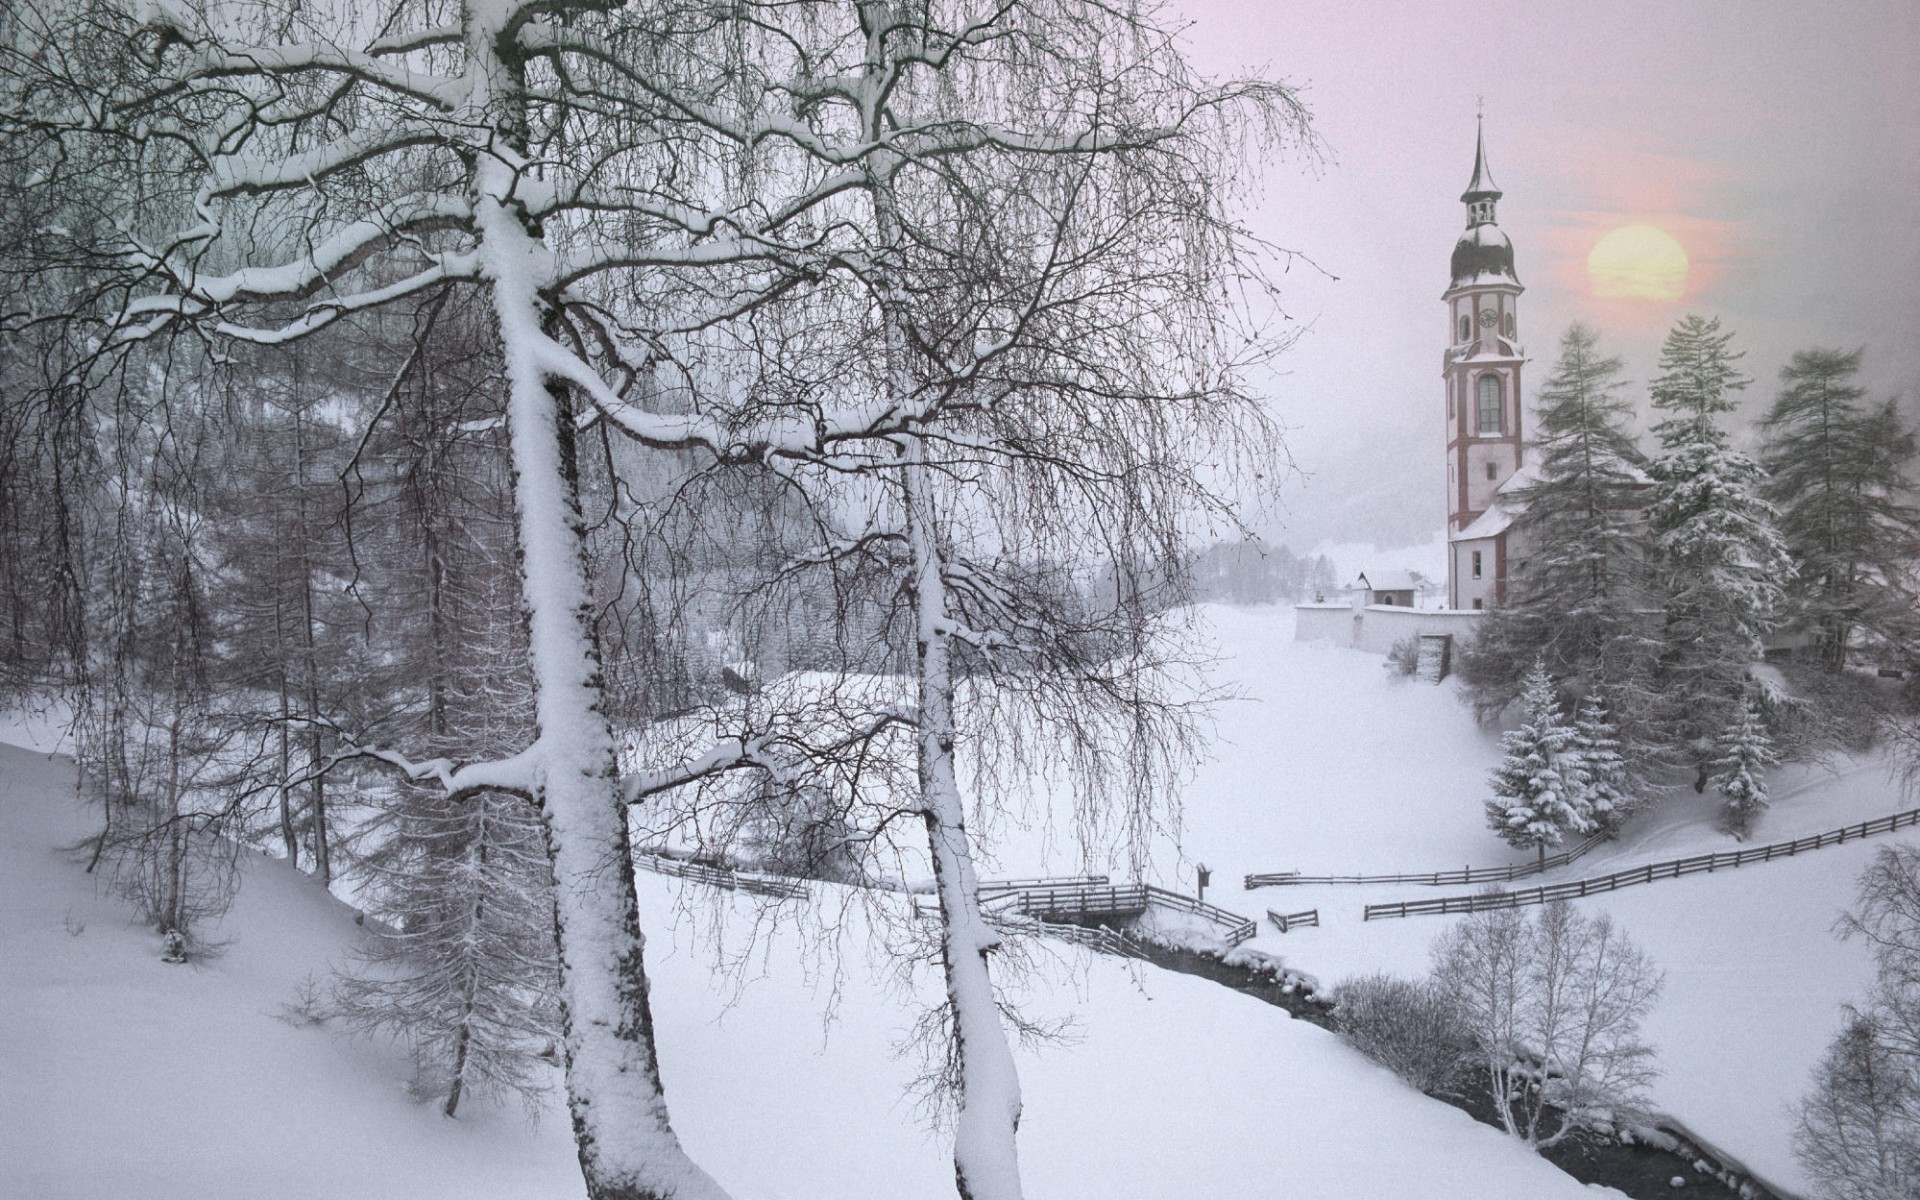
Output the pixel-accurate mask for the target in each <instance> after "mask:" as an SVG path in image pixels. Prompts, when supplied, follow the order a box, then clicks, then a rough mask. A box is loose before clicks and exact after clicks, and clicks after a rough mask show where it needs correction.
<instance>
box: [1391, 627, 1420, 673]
mask: <svg viewBox="0 0 1920 1200" xmlns="http://www.w3.org/2000/svg"><path fill="white" fill-rule="evenodd" d="M1386 668H1387V670H1388V672H1389V673H1391V674H1394V675H1406V676H1412V675H1413V673H1414V672H1415V671H1418V670H1419V669H1420V640H1419V639H1418V638H1410V637H1405V638H1401V639H1400V640H1399V641H1397V642H1395V643H1394V644H1393V648H1392V649H1391V650H1388V651H1387V661H1386Z"/></svg>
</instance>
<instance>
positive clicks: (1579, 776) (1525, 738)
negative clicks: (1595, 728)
mask: <svg viewBox="0 0 1920 1200" xmlns="http://www.w3.org/2000/svg"><path fill="white" fill-rule="evenodd" d="M1521 702H1522V703H1523V704H1524V706H1525V708H1526V719H1525V721H1524V722H1523V723H1522V724H1521V726H1520V728H1518V729H1515V730H1513V731H1511V732H1509V733H1505V734H1502V735H1501V738H1500V740H1501V744H1502V745H1504V746H1505V747H1506V751H1507V754H1506V757H1505V758H1503V759H1502V760H1501V762H1500V765H1499V766H1498V767H1495V768H1494V770H1493V799H1491V800H1489V801H1487V824H1488V825H1490V826H1492V828H1493V830H1494V832H1495V833H1498V834H1499V835H1500V837H1501V838H1502V839H1503V840H1504V841H1505V842H1506V843H1507V844H1508V845H1509V846H1512V847H1514V848H1515V849H1521V850H1524V849H1526V848H1528V847H1533V848H1536V849H1538V850H1539V852H1540V856H1541V857H1542V858H1543V859H1544V858H1545V857H1546V853H1547V847H1548V846H1558V845H1559V844H1560V843H1561V842H1562V841H1564V840H1565V839H1566V835H1567V834H1568V833H1569V832H1573V833H1590V832H1592V831H1593V829H1594V828H1595V825H1594V820H1593V815H1592V812H1591V810H1590V808H1589V806H1588V803H1587V798H1586V795H1585V789H1584V787H1583V786H1582V784H1583V780H1584V777H1585V775H1586V771H1585V768H1584V767H1583V765H1582V762H1581V758H1580V753H1579V750H1578V748H1577V746H1576V745H1575V734H1574V729H1573V727H1572V726H1570V725H1568V724H1567V722H1566V720H1565V718H1564V717H1562V716H1561V713H1560V701H1559V699H1558V698H1557V697H1556V696H1555V695H1554V686H1553V680H1552V679H1551V678H1550V677H1549V676H1548V675H1547V672H1546V669H1545V668H1544V667H1542V666H1540V665H1538V664H1535V666H1534V668H1533V670H1532V671H1530V672H1528V674H1527V685H1526V691H1525V693H1524V694H1523V695H1522V697H1521Z"/></svg>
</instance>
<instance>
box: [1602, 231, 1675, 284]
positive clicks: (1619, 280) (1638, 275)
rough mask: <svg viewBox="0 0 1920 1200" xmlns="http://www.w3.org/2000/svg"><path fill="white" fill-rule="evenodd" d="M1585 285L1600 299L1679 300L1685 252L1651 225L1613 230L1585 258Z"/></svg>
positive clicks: (1668, 236) (1667, 235)
mask: <svg viewBox="0 0 1920 1200" xmlns="http://www.w3.org/2000/svg"><path fill="white" fill-rule="evenodd" d="M1587 286H1588V287H1589V288H1591V289H1592V291H1593V295H1594V297H1595V298H1596V299H1599V300H1678V299H1679V298H1680V296H1681V294H1682V293H1683V292H1685V291H1686V290H1687V252H1686V251H1685V250H1684V249H1682V248H1681V246H1680V243H1679V242H1677V241H1675V240H1674V238H1673V235H1672V234H1669V233H1667V232H1665V231H1664V230H1659V229H1655V228H1654V227H1653V226H1651V225H1628V226H1625V227H1623V228H1620V229H1616V230H1614V231H1613V232H1612V233H1609V234H1608V235H1607V236H1605V237H1603V238H1601V239H1600V240H1599V241H1598V242H1596V243H1595V244H1594V247H1593V250H1592V252H1591V253H1589V254H1588V255H1587Z"/></svg>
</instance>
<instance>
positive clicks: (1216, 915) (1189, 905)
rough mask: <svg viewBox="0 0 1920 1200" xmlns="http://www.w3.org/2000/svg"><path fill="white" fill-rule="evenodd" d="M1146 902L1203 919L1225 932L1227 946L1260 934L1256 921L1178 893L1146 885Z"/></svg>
mask: <svg viewBox="0 0 1920 1200" xmlns="http://www.w3.org/2000/svg"><path fill="white" fill-rule="evenodd" d="M1146 887H1147V898H1148V900H1149V901H1150V902H1151V903H1152V904H1153V905H1154V906H1155V907H1158V908H1173V909H1178V910H1180V911H1181V912H1189V913H1192V914H1193V915H1195V916H1197V917H1205V918H1206V919H1207V920H1208V921H1211V922H1212V923H1214V924H1215V925H1218V926H1220V927H1221V928H1222V929H1223V930H1225V931H1226V932H1225V937H1226V939H1227V945H1229V946H1238V945H1239V944H1240V943H1241V942H1244V941H1246V940H1247V939H1248V938H1251V937H1253V936H1254V935H1255V934H1257V933H1259V932H1260V923H1259V922H1258V921H1249V920H1247V919H1246V918H1245V917H1243V916H1241V915H1240V914H1239V913H1237V912H1228V911H1227V910H1226V909H1224V908H1220V907H1218V906H1216V905H1212V904H1208V903H1207V902H1206V901H1204V900H1195V899H1194V898H1193V897H1191V896H1183V895H1181V894H1180V893H1179V892H1170V891H1168V890H1167V889H1165V888H1157V887H1154V886H1153V885H1151V884H1148V885H1146Z"/></svg>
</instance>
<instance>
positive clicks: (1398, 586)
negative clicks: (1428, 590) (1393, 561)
mask: <svg viewBox="0 0 1920 1200" xmlns="http://www.w3.org/2000/svg"><path fill="white" fill-rule="evenodd" d="M1354 584H1355V585H1356V586H1357V587H1360V588H1364V589H1366V590H1368V591H1374V592H1414V591H1419V590H1420V581H1419V580H1417V579H1415V578H1414V577H1413V572H1412V571H1362V572H1360V577H1359V578H1358V579H1356V580H1354Z"/></svg>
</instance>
